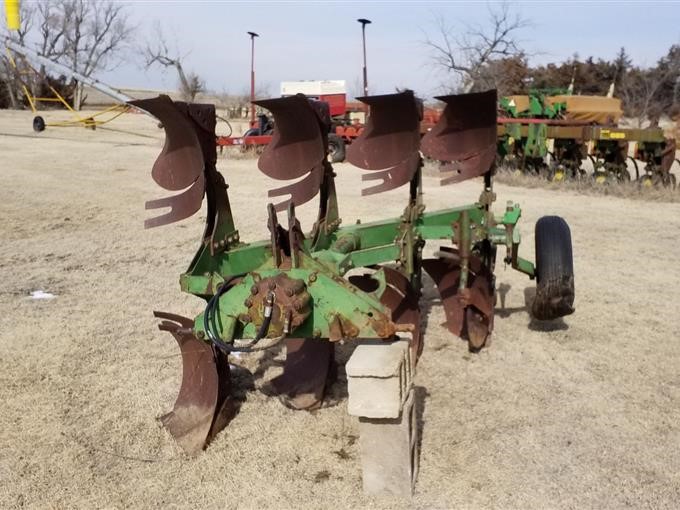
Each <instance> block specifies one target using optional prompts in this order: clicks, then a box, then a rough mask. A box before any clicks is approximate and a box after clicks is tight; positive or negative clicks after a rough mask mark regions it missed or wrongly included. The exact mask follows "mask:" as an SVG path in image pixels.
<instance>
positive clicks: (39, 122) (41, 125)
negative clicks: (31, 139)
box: [33, 115, 45, 133]
mask: <svg viewBox="0 0 680 510" xmlns="http://www.w3.org/2000/svg"><path fill="white" fill-rule="evenodd" d="M33 131H35V132H36V133H40V132H42V131H45V119H43V118H42V117H41V116H40V115H37V116H35V117H33Z"/></svg>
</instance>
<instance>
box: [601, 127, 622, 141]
mask: <svg viewBox="0 0 680 510" xmlns="http://www.w3.org/2000/svg"><path fill="white" fill-rule="evenodd" d="M600 138H602V139H607V138H608V139H610V140H625V139H626V133H624V132H623V131H610V130H609V129H603V130H602V131H600Z"/></svg>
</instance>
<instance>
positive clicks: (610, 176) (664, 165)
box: [498, 93, 680, 188]
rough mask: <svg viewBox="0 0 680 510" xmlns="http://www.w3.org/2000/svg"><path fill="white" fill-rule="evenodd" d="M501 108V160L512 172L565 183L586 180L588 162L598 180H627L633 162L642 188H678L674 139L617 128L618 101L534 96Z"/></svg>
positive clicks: (503, 103) (515, 98)
mask: <svg viewBox="0 0 680 510" xmlns="http://www.w3.org/2000/svg"><path fill="white" fill-rule="evenodd" d="M499 106H500V111H501V112H500V113H501V116H500V117H499V119H498V155H499V160H500V161H501V163H503V164H505V165H507V166H509V167H510V168H512V169H515V170H517V171H520V172H530V173H536V174H545V175H546V176H547V177H548V178H549V179H551V180H554V181H562V180H564V179H567V178H582V177H585V176H586V175H587V172H586V170H585V168H584V166H583V162H584V161H585V160H586V159H588V160H590V161H591V163H592V167H593V170H592V174H591V177H592V178H593V179H594V180H595V181H596V182H598V183H607V182H626V181H630V180H631V175H630V172H629V170H628V162H629V161H630V162H631V163H632V166H633V170H634V172H635V179H636V180H637V181H638V182H639V183H640V184H641V185H643V186H652V185H654V186H657V185H660V186H665V187H672V188H675V186H676V177H675V175H673V174H672V173H671V168H672V166H673V163H674V162H675V161H678V160H676V159H675V150H676V142H675V140H674V139H672V138H667V137H666V136H665V135H664V132H663V130H662V129H661V128H659V127H648V128H644V129H634V128H623V127H619V126H618V122H619V120H620V118H621V116H622V114H623V112H622V110H621V101H620V100H619V99H615V98H612V97H600V96H572V95H548V94H546V93H540V94H539V93H530V94H529V95H528V96H510V97H506V98H502V99H501V101H500V104H499ZM630 154H632V155H630ZM547 156H550V160H549V161H548V158H547ZM678 163H680V161H678Z"/></svg>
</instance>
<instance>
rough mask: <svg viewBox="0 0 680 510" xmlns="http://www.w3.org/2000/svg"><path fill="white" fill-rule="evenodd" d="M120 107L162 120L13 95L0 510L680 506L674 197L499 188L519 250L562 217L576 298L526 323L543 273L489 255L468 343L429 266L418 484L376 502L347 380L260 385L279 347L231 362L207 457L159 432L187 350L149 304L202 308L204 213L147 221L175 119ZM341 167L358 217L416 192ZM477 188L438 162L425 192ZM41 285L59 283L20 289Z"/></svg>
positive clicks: (393, 211)
mask: <svg viewBox="0 0 680 510" xmlns="http://www.w3.org/2000/svg"><path fill="white" fill-rule="evenodd" d="M112 127H115V128H117V129H121V130H123V131H125V130H132V131H135V132H137V133H142V134H145V135H147V136H148V137H150V138H148V137H141V136H135V135H132V134H126V133H122V132H112V131H103V130H98V131H97V132H91V131H87V130H84V129H80V128H73V129H49V128H48V130H47V131H45V132H44V133H42V134H40V135H34V134H33V133H32V131H31V127H30V115H27V114H25V113H16V112H1V113H0V154H1V155H2V158H1V159H0V217H1V218H2V222H1V223H0V236H1V238H2V243H0V271H1V275H2V278H0V309H1V310H2V313H1V314H0V508H38V509H43V508H84V509H90V508H301V507H313V508H409V507H411V508H579V509H580V508H616V509H618V508H623V507H634V508H677V506H678V502H679V501H680V455H679V454H678V453H679V451H680V342H679V340H680V339H679V338H678V331H679V330H680V313H679V312H680V305H679V304H678V296H679V295H680V294H679V293H678V292H679V291H678V289H679V287H680V260H679V256H680V255H679V252H678V246H679V244H678V232H680V204H678V203H656V202H649V201H645V202H643V201H632V200H626V199H623V198H616V197H611V196H598V197H594V196H583V195H579V194H576V193H574V192H570V191H553V190H550V189H525V188H519V187H509V186H507V185H499V186H497V189H496V191H497V193H498V195H499V203H498V207H499V208H502V207H503V204H504V203H505V201H506V200H508V199H513V200H515V201H517V202H519V203H521V204H522V205H523V208H524V218H523V220H522V224H523V233H524V242H523V244H522V248H521V253H522V255H524V256H526V257H528V258H533V256H532V254H533V224H534V222H535V221H536V220H537V219H538V218H539V217H540V216H541V215H544V214H559V215H562V216H564V217H565V218H566V219H567V221H568V222H569V224H570V225H571V228H572V234H573V242H574V254H575V266H576V267H575V268H576V290H577V300H576V313H575V314H574V315H572V316H569V317H567V318H566V319H565V320H563V321H557V322H555V323H551V324H538V323H536V322H534V321H532V320H531V319H530V317H529V315H528V312H527V307H526V300H527V299H530V295H531V289H532V287H533V285H532V282H530V281H529V280H527V279H526V278H524V277H523V276H522V275H521V274H519V273H516V272H514V271H512V270H510V269H507V270H504V268H503V265H502V264H500V267H499V268H498V289H499V300H498V310H497V320H496V330H495V332H494V335H493V341H492V343H491V345H490V346H489V347H488V348H487V349H485V350H484V351H483V352H481V353H480V354H478V355H471V354H469V353H468V352H467V349H466V347H465V344H463V343H462V342H461V341H459V340H457V339H456V338H452V337H451V335H449V334H448V333H447V332H446V331H445V330H444V329H443V328H442V327H441V326H440V324H441V322H442V321H443V311H442V309H441V306H440V305H439V304H438V300H437V297H436V293H435V292H434V291H433V289H432V285H431V282H430V281H429V280H426V289H425V294H424V297H423V301H422V305H423V307H424V308H425V309H426V310H428V311H429V314H428V315H427V328H426V338H425V342H426V344H425V345H426V346H425V351H424V354H423V356H422V358H421V362H420V364H419V372H418V375H417V378H416V384H417V386H418V391H419V395H420V396H421V397H423V405H422V407H421V420H422V423H423V432H422V449H421V462H420V465H421V469H420V476H419V478H418V485H417V490H416V494H415V496H414V498H413V500H412V501H402V500H396V499H377V498H367V497H365V496H363V495H362V493H361V481H360V469H359V451H358V444H357V442H355V439H356V434H357V425H356V422H355V419H353V418H350V417H348V416H347V415H346V412H345V406H346V401H345V400H344V396H343V395H344V392H343V387H342V381H341V382H339V383H337V384H336V385H335V386H334V387H333V389H332V395H331V399H330V401H329V403H328V404H327V405H326V406H325V407H323V408H322V409H320V410H319V411H317V412H315V413H312V414H309V413H305V412H293V411H290V410H288V409H285V408H284V407H283V406H281V405H280V404H279V402H278V401H277V400H276V399H273V398H267V397H266V396H265V395H263V394H262V392H260V391H259V388H261V387H262V385H263V384H264V382H265V381H266V380H267V379H269V378H270V377H271V375H272V374H274V373H275V372H276V370H278V367H277V366H276V365H277V364H276V362H275V361H276V360H274V361H273V362H272V360H268V363H267V365H268V366H269V368H267V369H266V370H260V371H257V370H255V367H256V363H255V361H256V360H253V359H248V358H241V359H240V360H236V361H235V362H236V363H238V364H241V365H243V366H244V367H245V368H244V370H241V371H240V375H239V377H238V386H239V392H240V393H241V394H242V395H244V396H245V398H246V401H245V403H244V405H243V407H242V409H241V412H240V414H239V415H238V416H237V417H236V418H235V420H234V421H233V422H232V423H231V425H230V426H229V428H228V429H226V430H225V431H224V432H223V433H221V434H220V435H219V436H218V437H217V438H216V440H215V441H214V442H213V443H212V445H211V446H210V447H209V448H208V449H207V450H206V451H205V452H204V453H203V454H202V455H200V456H199V457H198V458H196V459H190V458H187V457H186V456H184V455H183V454H182V452H181V451H180V450H179V449H178V447H177V446H176V445H175V443H174V442H173V441H172V438H171V437H170V436H169V435H168V433H167V432H166V431H165V430H164V429H163V428H161V426H160V425H159V422H158V421H157V417H158V416H159V415H161V414H162V413H163V412H164V411H167V410H168V409H169V408H170V407H171V406H172V403H173V399H174V397H175V395H176V392H177V389H178V385H179V378H180V359H179V357H178V352H177V348H176V346H175V344H174V340H173V339H172V338H171V337H170V335H168V334H167V333H162V332H160V331H158V330H157V329H156V327H155V321H154V320H153V318H152V316H151V311H152V310H154V309H160V310H167V311H173V312H177V313H181V314H185V315H193V314H195V313H197V312H198V311H199V310H200V308H201V303H200V302H199V300H197V299H196V298H193V297H191V296H186V295H183V294H181V293H180V292H179V288H178V283H177V279H178V275H179V274H180V272H181V271H182V270H183V269H184V268H185V267H186V265H187V264H188V262H189V261H190V259H191V257H192V255H193V252H194V249H195V248H196V246H197V241H198V238H199V236H200V235H201V232H202V224H201V223H202V218H201V217H200V216H201V215H197V216H196V217H195V218H192V219H190V220H187V221H184V222H182V223H178V224H174V225H171V226H167V227H164V228H159V229H154V230H151V231H144V230H142V221H143V219H144V218H145V217H148V215H147V213H146V212H145V211H144V209H143V203H144V201H145V200H147V199H149V198H153V197H158V196H164V192H163V191H162V190H160V189H159V188H157V187H156V186H155V184H154V183H153V182H152V180H151V178H150V175H149V172H150V168H151V165H152V163H153V161H154V159H155V157H156V155H157V154H158V152H159V150H160V147H161V145H162V134H161V133H160V132H159V131H158V129H157V128H156V127H155V123H154V122H153V121H152V120H150V119H148V118H146V117H143V116H135V115H127V116H125V117H124V118H122V119H120V121H119V122H118V123H117V124H115V125H113V126H112ZM219 168H220V170H221V171H222V172H223V173H224V174H225V176H226V178H227V181H228V182H229V184H230V186H231V187H230V193H231V201H232V209H233V210H234V213H235V216H236V221H237V225H238V227H239V228H240V231H241V236H242V238H245V239H246V240H254V239H257V238H260V237H263V236H265V235H266V228H265V192H264V189H265V188H266V187H269V186H270V185H271V183H270V182H268V181H267V179H265V178H264V177H263V176H262V175H261V174H260V173H259V172H258V171H257V170H256V167H255V161H254V160H246V159H243V160H238V161H231V160H227V159H224V158H223V159H221V160H220V161H219ZM336 168H337V172H338V181H339V182H338V188H339V190H340V199H341V202H340V203H341V210H342V213H343V217H344V219H345V222H346V223H351V222H353V221H354V220H355V218H357V217H361V218H362V219H365V220H369V219H376V218H382V217H385V216H390V215H397V214H399V213H400V212H401V210H402V204H403V196H404V191H403V190H398V191H393V192H390V193H388V194H385V195H381V196H378V197H372V198H361V197H360V192H359V189H360V181H359V178H360V172H359V171H357V170H355V169H353V168H352V167H351V166H349V165H344V164H343V165H338V166H337V167H336ZM479 187H480V185H479V183H478V182H468V183H463V184H461V185H458V186H453V187H446V188H439V187H438V186H437V182H436V180H435V179H434V178H432V177H426V178H425V188H426V192H427V195H426V201H427V204H428V208H429V209H430V210H434V209H437V208H441V207H445V206H450V205H453V204H460V203H465V202H469V201H474V200H475V199H476V198H477V196H478V193H479ZM301 209H302V210H301V217H302V221H303V225H304V226H305V228H309V227H310V225H311V219H312V218H313V216H314V210H313V209H314V208H313V206H306V207H303V208H301ZM433 248H434V247H433ZM38 289H41V290H44V291H48V292H52V293H54V294H56V295H57V297H56V298H55V299H52V300H45V301H36V300H31V299H29V298H28V294H29V293H30V292H31V291H34V290H38ZM345 354H346V353H345ZM345 359H346V355H345ZM246 369H248V370H249V371H247V370H246ZM341 374H342V372H341Z"/></svg>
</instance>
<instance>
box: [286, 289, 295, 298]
mask: <svg viewBox="0 0 680 510" xmlns="http://www.w3.org/2000/svg"><path fill="white" fill-rule="evenodd" d="M293 294H295V291H294V290H293V289H291V288H290V287H288V288H287V289H286V296H289V297H290V296H292V295H293Z"/></svg>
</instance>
